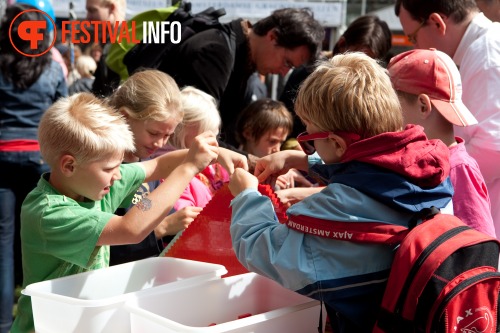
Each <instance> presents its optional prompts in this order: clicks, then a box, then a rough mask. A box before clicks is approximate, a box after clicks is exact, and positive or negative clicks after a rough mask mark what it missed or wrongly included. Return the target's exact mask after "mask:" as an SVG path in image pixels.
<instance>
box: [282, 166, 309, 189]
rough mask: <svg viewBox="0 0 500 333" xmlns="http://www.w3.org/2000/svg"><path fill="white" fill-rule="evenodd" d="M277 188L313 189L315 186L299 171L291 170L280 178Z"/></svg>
mask: <svg viewBox="0 0 500 333" xmlns="http://www.w3.org/2000/svg"><path fill="white" fill-rule="evenodd" d="M276 186H279V188H280V189H281V190H283V189H287V188H291V187H311V186H313V184H312V183H311V182H310V181H309V180H307V178H306V177H304V176H303V175H302V173H300V171H299V170H297V169H290V170H288V172H287V173H285V174H284V175H281V176H278V179H276Z"/></svg>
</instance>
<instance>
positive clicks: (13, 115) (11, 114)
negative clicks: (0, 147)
mask: <svg viewBox="0 0 500 333" xmlns="http://www.w3.org/2000/svg"><path fill="white" fill-rule="evenodd" d="M67 95H68V87H67V85H66V81H65V79H64V75H63V71H62V68H61V66H60V65H59V64H58V63H57V62H55V61H52V62H51V63H50V65H49V66H48V67H47V68H46V69H45V70H44V71H43V73H42V74H41V75H40V77H39V78H38V80H37V81H36V82H35V83H34V84H33V85H31V87H29V88H28V89H26V90H20V89H17V88H15V87H14V86H13V85H12V83H11V82H8V81H7V80H5V78H4V77H3V75H1V74H0V140H15V139H36V138H37V136H36V134H37V128H38V124H39V122H40V118H41V117H42V115H43V113H44V112H45V110H47V108H48V107H49V106H51V105H52V104H53V103H54V102H55V101H56V100H57V99H58V98H59V97H61V96H67Z"/></svg>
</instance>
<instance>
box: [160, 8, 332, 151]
mask: <svg viewBox="0 0 500 333" xmlns="http://www.w3.org/2000/svg"><path fill="white" fill-rule="evenodd" d="M323 38H324V29H323V27H322V26H321V24H320V23H319V22H318V21H316V20H315V19H314V17H313V14H312V12H311V11H310V10H309V9H304V8H302V9H297V8H284V9H279V10H276V11H274V12H273V13H272V14H271V15H270V16H268V17H266V18H263V19H261V20H259V21H258V22H256V23H255V24H254V25H252V24H251V23H250V22H249V21H247V20H243V19H237V20H234V21H232V22H230V23H227V24H224V25H223V28H222V29H209V30H205V31H203V32H200V33H197V34H196V35H194V36H193V37H191V38H189V39H187V40H185V41H184V42H182V43H181V44H180V45H179V46H178V47H177V48H175V49H174V50H173V51H172V53H171V55H170V56H169V57H168V59H167V60H166V61H164V62H163V63H162V65H161V67H160V70H162V71H165V72H166V73H168V74H170V75H171V76H172V77H173V78H174V79H175V80H176V82H177V84H178V85H179V86H180V87H183V86H186V85H191V86H195V87H196V88H198V89H200V90H203V91H205V92H207V93H208V94H210V95H212V96H213V97H214V98H215V99H217V100H218V101H219V110H220V113H221V118H222V130H221V136H222V138H223V140H224V141H225V143H228V144H232V145H236V140H235V138H234V126H235V124H236V119H237V118H238V115H239V113H240V112H241V110H242V109H243V108H244V96H245V90H246V86H247V82H248V78H249V77H250V75H252V73H254V72H256V71H257V72H258V73H259V74H262V75H266V74H281V75H283V76H284V75H286V74H287V73H288V71H289V70H290V69H292V68H294V67H298V66H301V65H302V64H305V63H309V62H312V61H314V60H315V59H316V57H317V56H318V54H319V52H320V51H321V44H322V41H323Z"/></svg>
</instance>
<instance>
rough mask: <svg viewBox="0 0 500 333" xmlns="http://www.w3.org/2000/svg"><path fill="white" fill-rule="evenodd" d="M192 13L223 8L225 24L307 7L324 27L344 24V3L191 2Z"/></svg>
mask: <svg viewBox="0 0 500 333" xmlns="http://www.w3.org/2000/svg"><path fill="white" fill-rule="evenodd" d="M191 3H192V5H193V7H192V12H193V13H197V12H200V11H202V10H204V9H206V8H208V7H214V8H216V9H218V8H224V9H225V10H226V12H227V14H226V15H225V16H223V17H221V21H223V22H227V21H230V20H234V19H236V18H240V17H241V18H245V19H249V20H251V21H257V20H259V19H261V18H264V17H266V16H269V15H270V14H271V12H273V11H274V10H276V9H280V8H287V7H288V8H290V7H292V8H303V7H309V8H310V9H311V10H312V11H313V13H314V17H315V18H316V19H317V20H318V21H320V22H321V24H322V25H323V26H326V27H338V26H341V25H343V24H344V21H343V20H344V19H343V18H344V15H343V12H344V11H343V9H344V7H343V6H345V2H309V1H286V0H285V1H238V0H217V1H210V0H191Z"/></svg>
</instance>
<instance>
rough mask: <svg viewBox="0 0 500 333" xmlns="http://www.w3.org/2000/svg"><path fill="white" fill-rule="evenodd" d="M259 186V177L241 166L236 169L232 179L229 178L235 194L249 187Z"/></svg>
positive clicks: (231, 188) (230, 186)
mask: <svg viewBox="0 0 500 333" xmlns="http://www.w3.org/2000/svg"><path fill="white" fill-rule="evenodd" d="M258 186H259V181H258V180H257V178H256V177H255V176H253V175H252V174H251V173H249V172H248V171H245V170H243V169H241V168H238V169H235V170H234V173H233V174H232V175H231V179H230V180H229V190H230V191H231V194H232V195H234V196H237V195H238V194H240V193H241V192H242V191H243V190H246V189H247V188H253V189H256V190H257V187H258Z"/></svg>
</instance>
